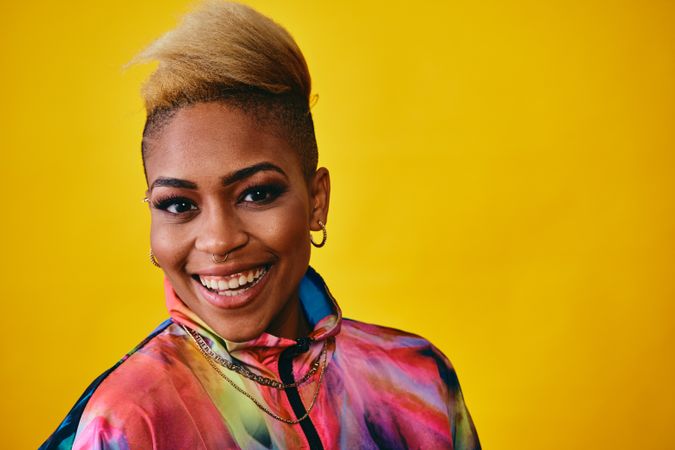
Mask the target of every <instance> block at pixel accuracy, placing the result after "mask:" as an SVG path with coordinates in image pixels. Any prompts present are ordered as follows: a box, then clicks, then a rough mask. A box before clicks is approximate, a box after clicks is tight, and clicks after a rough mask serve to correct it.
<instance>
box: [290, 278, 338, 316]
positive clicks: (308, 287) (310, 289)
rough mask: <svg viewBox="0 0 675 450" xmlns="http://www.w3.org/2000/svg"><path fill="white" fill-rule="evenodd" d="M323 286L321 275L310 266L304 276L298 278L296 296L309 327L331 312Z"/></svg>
mask: <svg viewBox="0 0 675 450" xmlns="http://www.w3.org/2000/svg"><path fill="white" fill-rule="evenodd" d="M324 286H325V283H324V281H323V279H322V278H321V275H319V274H318V273H317V272H316V271H315V270H314V269H312V267H311V266H310V267H308V268H307V272H306V273H305V276H304V277H302V280H300V287H299V288H298V296H299V297H300V304H301V305H302V309H303V310H304V311H305V316H306V317H307V322H309V325H310V327H314V326H315V325H316V324H317V323H319V322H320V321H321V319H323V318H324V317H326V316H328V315H330V314H332V313H333V311H332V310H331V307H330V301H329V300H328V298H326V294H325V292H324V289H325V288H324Z"/></svg>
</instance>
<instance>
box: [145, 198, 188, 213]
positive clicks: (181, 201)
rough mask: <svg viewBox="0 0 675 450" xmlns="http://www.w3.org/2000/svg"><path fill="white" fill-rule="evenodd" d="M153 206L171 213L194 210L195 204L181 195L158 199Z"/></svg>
mask: <svg viewBox="0 0 675 450" xmlns="http://www.w3.org/2000/svg"><path fill="white" fill-rule="evenodd" d="M153 206H154V207H155V208H157V209H161V210H162V211H166V212H168V213H171V214H184V213H186V212H188V211H194V210H196V209H197V206H196V205H195V204H194V203H192V200H189V199H187V198H183V197H170V198H167V199H164V200H159V201H158V202H156V203H154V204H153Z"/></svg>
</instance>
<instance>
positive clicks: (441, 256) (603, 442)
mask: <svg viewBox="0 0 675 450" xmlns="http://www.w3.org/2000/svg"><path fill="white" fill-rule="evenodd" d="M251 4H252V5H254V6H255V7H258V8H259V9H260V10H261V11H262V12H264V13H266V14H268V15H270V16H272V17H273V18H275V19H276V20H277V21H279V22H280V23H282V24H283V25H284V26H286V27H287V28H288V29H289V30H290V31H291V33H292V34H293V35H294V36H295V37H296V39H297V41H298V43H299V44H300V47H301V48H302V49H303V51H304V53H305V55H306V58H307V60H308V63H309V66H310V70H311V72H312V75H313V79H314V92H316V93H318V94H319V96H320V100H319V102H318V104H317V105H316V106H315V107H314V114H315V120H316V127H317V136H318V140H319V147H320V154H321V163H322V164H323V165H325V166H327V167H329V168H330V170H331V173H332V180H333V198H332V203H331V211H330V218H329V222H328V231H329V240H328V245H327V246H326V247H324V248H323V249H321V250H315V251H314V255H313V264H314V265H315V267H316V268H317V269H318V270H319V272H320V273H322V274H323V276H324V277H325V279H326V280H327V282H328V284H329V286H330V287H331V289H332V291H333V293H334V294H335V296H336V297H337V299H338V300H339V301H340V303H341V306H342V308H343V310H344V312H345V315H346V316H348V317H353V318H357V319H360V320H364V321H370V322H376V323H380V324H385V325H390V326H394V327H398V328H402V329H405V330H410V331H414V332H416V333H419V334H421V335H423V336H425V337H427V338H429V339H430V340H432V341H433V342H434V343H436V344H437V345H438V346H439V347H440V348H441V349H442V350H443V351H444V352H445V353H446V354H447V355H448V356H449V357H450V358H451V360H452V361H453V363H454V364H455V366H456V368H457V370H458V373H459V378H460V381H461V383H462V387H463V389H464V394H465V398H466V401H467V403H468V405H469V408H470V411H471V413H472V415H473V418H474V420H475V423H476V426H477V428H478V432H479V435H480V437H481V440H482V442H483V445H484V447H485V448H486V449H521V450H523V449H549V450H551V449H569V448H579V449H589V448H594V449H632V448H639V449H666V448H675V433H674V432H673V431H672V429H673V422H674V421H675V387H674V386H675V358H674V355H673V346H674V345H675V326H674V325H675V306H674V302H673V300H674V299H675V295H674V294H675V282H674V280H673V276H674V273H675V270H674V269H675V245H674V244H675V242H674V241H675V237H674V236H675V207H674V205H675V203H674V202H673V194H674V193H675V186H674V184H675V177H674V175H675V173H674V172H675V170H674V169H675V155H674V151H675V131H674V130H675V127H674V126H673V125H674V124H675V121H674V119H675V26H674V25H673V24H675V4H673V2H670V1H665V0H664V1H656V0H653V1H638V0H635V1H597V0H591V1H588V0H568V1H562V0H560V1H541V0H536V1H500V0H488V1H480V2H478V1H470V0H466V1H452V2H380V1H377V2H370V1H362V0H360V1H343V2H315V1H287V0H285V1H283V2H282V1H271V0H270V1H263V0H260V1H252V2H251ZM187 7H188V3H186V2H184V1H166V0H163V1H154V2H142V1H140V2H139V1H131V0H115V1H110V0H105V1H97V2H76V1H73V2H61V1H36V2H18V1H3V2H2V4H0V46H1V47H0V55H1V61H2V62H1V63H0V64H1V66H0V68H1V71H0V90H1V94H2V96H1V99H2V107H1V108H0V127H1V129H0V145H1V166H0V183H1V185H2V193H3V207H2V213H1V220H0V235H1V236H2V238H1V239H2V246H1V249H2V259H1V263H0V264H1V269H0V277H1V278H0V282H1V283H0V289H1V292H2V294H1V296H2V297H1V299H2V303H1V304H2V314H1V318H0V321H1V322H0V325H2V326H1V328H0V329H1V330H2V334H3V336H2V344H1V345H2V355H1V356H2V357H1V360H2V370H1V374H0V389H1V391H0V395H2V402H1V405H2V406H1V407H0V408H1V409H0V413H1V417H0V419H1V423H2V425H0V427H1V430H2V433H1V434H2V444H0V446H2V447H3V448H7V449H21V448H35V447H37V446H38V445H39V443H41V442H42V440H43V439H45V438H46V437H47V436H48V435H49V434H50V433H51V432H52V431H53V430H54V428H55V427H56V426H57V424H58V423H59V422H60V420H61V419H62V418H63V416H64V415H65V414H66V412H67V411H68V409H69V408H70V406H71V405H72V404H73V403H74V402H75V400H76V399H77V397H78V396H79V395H80V393H81V392H82V391H83V390H84V388H85V387H86V386H87V385H88V383H89V382H90V381H91V380H92V379H93V378H95V377H96V376H97V375H98V374H99V373H100V372H102V371H103V370H104V369H106V368H108V367H109V366H110V365H112V364H113V363H114V362H115V361H116V360H117V359H118V358H119V357H120V356H122V355H123V354H124V353H125V352H126V351H127V350H129V349H130V348H131V347H132V346H133V345H134V344H136V343H137V342H138V341H140V339H141V338H142V337H144V336H145V335H146V334H147V333H148V332H149V331H150V330H151V329H152V328H153V327H154V326H155V325H156V324H158V323H159V322H160V321H161V320H162V319H163V318H164V317H165V316H166V313H165V310H164V305H163V296H162V289H161V278H162V276H161V273H160V271H158V270H157V269H155V268H154V267H152V266H151V265H150V264H149V262H148V260H147V257H146V255H147V251H148V225H149V215H148V212H147V210H146V208H145V205H144V204H143V203H142V202H141V199H142V197H143V191H144V189H145V186H144V180H143V175H142V170H141V162H140V152H139V138H140V133H141V129H142V126H143V119H144V114H143V108H142V103H141V100H140V96H139V94H138V88H139V86H140V83H141V81H142V79H143V78H144V77H145V76H146V75H147V74H148V73H149V70H150V69H151V67H140V68H133V69H130V70H128V71H126V72H125V71H123V70H122V69H121V66H122V65H123V64H124V63H125V62H127V61H128V60H129V59H130V58H131V57H132V56H133V55H134V54H135V53H136V52H137V51H139V50H140V49H141V48H143V47H144V46H145V45H146V44H147V43H149V42H150V41H151V40H152V39H153V38H155V37H157V36H158V35H159V34H160V33H161V32H163V31H165V30H168V29H169V28H170V27H172V26H173V25H174V24H175V23H176V20H177V18H178V17H179V16H180V14H181V13H182V12H184V11H185V10H186V8H187Z"/></svg>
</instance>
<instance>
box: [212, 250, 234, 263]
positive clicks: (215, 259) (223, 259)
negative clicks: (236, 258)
mask: <svg viewBox="0 0 675 450" xmlns="http://www.w3.org/2000/svg"><path fill="white" fill-rule="evenodd" d="M228 256H230V252H227V253H225V257H224V258H219V257H218V255H216V254H215V253H211V261H213V262H214V263H216V264H222V263H224V262H225V261H227V257H228Z"/></svg>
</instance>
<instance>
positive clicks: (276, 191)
mask: <svg viewBox="0 0 675 450" xmlns="http://www.w3.org/2000/svg"><path fill="white" fill-rule="evenodd" d="M286 190H287V189H286V187H285V186H282V185H280V184H259V185H254V186H251V187H248V188H246V189H245V190H244V192H243V193H242V194H241V195H240V196H239V198H238V200H237V203H253V204H255V205H267V204H269V203H272V202H273V201H274V200H276V199H277V198H279V197H280V196H281V195H282V194H284V193H285V192H286ZM255 193H263V194H265V195H267V196H268V197H267V198H264V199H261V200H250V201H245V200H244V199H245V198H246V197H247V196H249V195H251V194H255ZM179 203H183V204H188V205H189V207H190V209H188V210H186V211H178V212H172V211H169V208H171V207H172V206H174V205H176V204H179ZM152 206H153V207H154V208H156V209H159V210H162V211H166V212H168V213H169V214H174V215H179V214H186V213H189V212H190V211H194V210H196V209H197V207H196V205H195V204H194V202H193V201H192V200H190V199H189V198H186V197H181V196H177V195H172V196H169V197H166V198H163V199H159V200H156V201H154V202H153V203H152Z"/></svg>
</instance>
